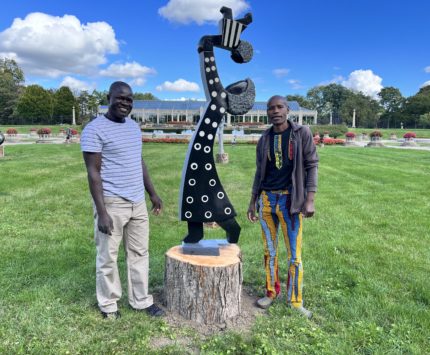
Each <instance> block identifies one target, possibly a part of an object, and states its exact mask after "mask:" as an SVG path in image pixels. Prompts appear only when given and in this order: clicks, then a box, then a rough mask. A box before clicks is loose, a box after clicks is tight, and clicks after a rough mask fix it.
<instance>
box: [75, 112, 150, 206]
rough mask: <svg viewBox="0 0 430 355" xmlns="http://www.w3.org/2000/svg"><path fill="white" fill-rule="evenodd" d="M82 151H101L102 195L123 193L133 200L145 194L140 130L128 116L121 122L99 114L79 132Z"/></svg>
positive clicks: (126, 197) (136, 200)
mask: <svg viewBox="0 0 430 355" xmlns="http://www.w3.org/2000/svg"><path fill="white" fill-rule="evenodd" d="M81 150H82V151H83V152H90V153H101V158H102V162H101V172H100V174H101V179H102V185H103V194H104V196H116V197H122V198H124V199H125V200H128V201H131V202H133V203H138V202H141V201H142V200H143V199H144V198H145V189H144V184H143V173H142V133H141V131H140V127H139V125H138V124H137V123H136V122H135V121H133V120H132V119H130V118H128V117H127V118H126V119H125V122H124V123H117V122H112V121H111V120H109V119H107V118H106V117H105V116H98V117H96V118H95V119H94V120H92V121H91V122H90V123H88V124H87V125H86V126H85V128H84V130H83V132H82V135H81Z"/></svg>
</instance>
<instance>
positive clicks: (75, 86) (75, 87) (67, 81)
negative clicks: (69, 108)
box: [59, 76, 96, 93]
mask: <svg viewBox="0 0 430 355" xmlns="http://www.w3.org/2000/svg"><path fill="white" fill-rule="evenodd" d="M61 86H68V87H69V88H70V90H72V92H76V91H78V92H80V91H84V90H85V91H88V92H90V93H91V92H92V91H93V90H94V89H95V88H96V85H95V84H89V83H87V82H85V81H81V80H78V79H76V78H73V77H71V76H66V77H65V78H64V79H63V81H62V82H61V84H60V86H59V87H61Z"/></svg>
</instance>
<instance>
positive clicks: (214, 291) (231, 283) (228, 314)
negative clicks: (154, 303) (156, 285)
mask: <svg viewBox="0 0 430 355" xmlns="http://www.w3.org/2000/svg"><path fill="white" fill-rule="evenodd" d="M207 242H211V241H210V240H207ZM212 243H213V242H212ZM219 250H220V255H219V256H203V255H186V254H183V252H182V246H175V247H173V248H171V249H169V250H168V251H167V253H166V259H165V261H166V264H165V269H164V270H165V271H164V303H165V306H166V308H167V310H169V311H173V312H176V313H178V314H180V315H181V316H183V317H184V318H186V319H189V320H193V321H195V322H197V323H200V324H221V323H224V322H225V321H226V320H227V319H229V318H234V317H236V316H238V315H239V314H240V312H241V292H242V280H243V275H242V261H241V251H240V248H239V247H238V246H237V245H236V244H226V245H220V246H219Z"/></svg>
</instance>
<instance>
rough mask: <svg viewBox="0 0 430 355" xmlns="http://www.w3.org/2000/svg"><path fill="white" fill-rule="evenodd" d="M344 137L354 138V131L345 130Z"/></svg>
mask: <svg viewBox="0 0 430 355" xmlns="http://www.w3.org/2000/svg"><path fill="white" fill-rule="evenodd" d="M345 137H346V138H355V133H354V132H346V133H345Z"/></svg>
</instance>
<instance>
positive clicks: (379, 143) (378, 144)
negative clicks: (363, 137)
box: [366, 141, 385, 147]
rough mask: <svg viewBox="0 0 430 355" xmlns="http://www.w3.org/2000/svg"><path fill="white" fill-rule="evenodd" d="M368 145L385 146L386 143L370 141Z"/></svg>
mask: <svg viewBox="0 0 430 355" xmlns="http://www.w3.org/2000/svg"><path fill="white" fill-rule="evenodd" d="M366 147H385V145H384V144H383V143H382V142H381V141H370V142H369V143H367V145H366Z"/></svg>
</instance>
